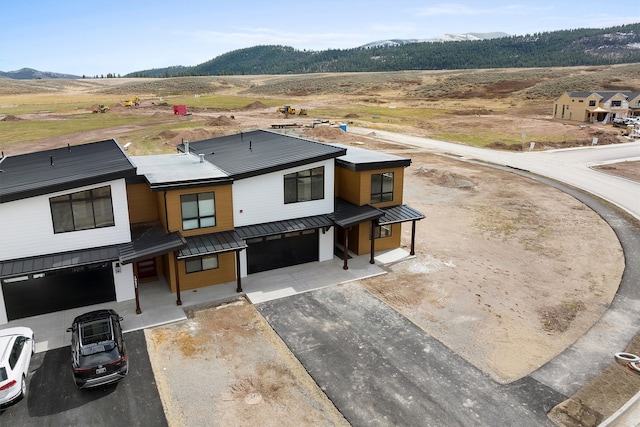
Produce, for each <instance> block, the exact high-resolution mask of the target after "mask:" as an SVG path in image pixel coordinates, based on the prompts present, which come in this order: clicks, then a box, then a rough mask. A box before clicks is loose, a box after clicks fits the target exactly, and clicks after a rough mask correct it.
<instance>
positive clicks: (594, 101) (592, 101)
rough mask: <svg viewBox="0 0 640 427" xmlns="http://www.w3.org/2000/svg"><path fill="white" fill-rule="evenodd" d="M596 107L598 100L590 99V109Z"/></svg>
mask: <svg viewBox="0 0 640 427" xmlns="http://www.w3.org/2000/svg"><path fill="white" fill-rule="evenodd" d="M595 106H596V100H595V99H590V100H589V107H595Z"/></svg>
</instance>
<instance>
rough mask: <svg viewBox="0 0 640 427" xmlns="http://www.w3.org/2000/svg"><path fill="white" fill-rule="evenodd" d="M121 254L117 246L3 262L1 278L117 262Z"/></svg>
mask: <svg viewBox="0 0 640 427" xmlns="http://www.w3.org/2000/svg"><path fill="white" fill-rule="evenodd" d="M119 254H120V252H119V250H118V246H117V245H116V246H104V247H101V248H92V249H81V250H77V251H70V252H61V253H57V254H48V255H41V256H35V257H29V258H21V259H14V260H7V261H1V262H0V277H10V276H19V275H21V274H30V273H37V272H41V271H50V270H59V269H63V268H69V267H75V266H80V265H87V264H97V263H101V262H111V261H115V260H117V259H118V256H119Z"/></svg>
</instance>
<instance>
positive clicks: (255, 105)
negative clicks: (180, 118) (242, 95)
mask: <svg viewBox="0 0 640 427" xmlns="http://www.w3.org/2000/svg"><path fill="white" fill-rule="evenodd" d="M263 108H269V106H268V105H265V104H263V103H262V102H260V101H256V102H252V103H251V104H248V105H245V106H244V107H242V108H241V110H261V109H263Z"/></svg>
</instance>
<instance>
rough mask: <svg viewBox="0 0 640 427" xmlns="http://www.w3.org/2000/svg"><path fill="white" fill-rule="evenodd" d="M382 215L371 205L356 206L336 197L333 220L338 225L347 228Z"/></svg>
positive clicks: (381, 212)
mask: <svg viewBox="0 0 640 427" xmlns="http://www.w3.org/2000/svg"><path fill="white" fill-rule="evenodd" d="M382 215H384V212H383V211H382V210H380V209H378V208H374V207H373V206H371V205H363V206H357V205H354V204H353V203H350V202H347V201H346V200H343V199H341V198H339V197H338V198H336V210H335V212H334V213H333V220H334V222H335V223H336V224H337V225H339V226H340V227H342V228H348V227H351V226H353V225H356V224H360V223H361V222H365V221H372V220H374V219H378V218H380V217H381V216H382Z"/></svg>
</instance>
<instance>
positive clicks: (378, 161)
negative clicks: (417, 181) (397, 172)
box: [333, 144, 411, 172]
mask: <svg viewBox="0 0 640 427" xmlns="http://www.w3.org/2000/svg"><path fill="white" fill-rule="evenodd" d="M333 145H334V146H335V147H339V148H344V149H345V150H347V153H346V154H345V155H343V156H340V157H338V158H337V159H336V166H339V167H342V168H345V169H348V170H351V171H355V172H359V171H369V170H377V169H388V168H400V167H408V166H411V159H409V158H406V157H400V156H395V155H393V154H386V153H381V152H379V151H372V150H365V149H362V148H357V147H348V146H345V145H341V144H333Z"/></svg>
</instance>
